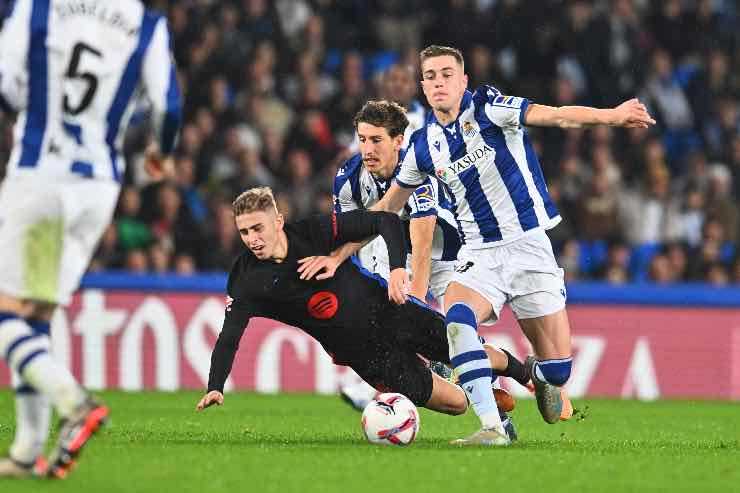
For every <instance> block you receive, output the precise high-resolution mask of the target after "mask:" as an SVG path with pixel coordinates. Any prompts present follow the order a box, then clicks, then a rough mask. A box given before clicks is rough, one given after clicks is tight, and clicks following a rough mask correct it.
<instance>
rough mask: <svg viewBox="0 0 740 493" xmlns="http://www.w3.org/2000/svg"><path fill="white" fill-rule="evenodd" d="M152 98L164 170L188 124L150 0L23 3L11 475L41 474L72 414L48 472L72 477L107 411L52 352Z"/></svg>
mask: <svg viewBox="0 0 740 493" xmlns="http://www.w3.org/2000/svg"><path fill="white" fill-rule="evenodd" d="M140 92H143V93H145V94H146V95H147V96H148V100H149V102H150V103H151V108H152V116H153V126H154V130H155V133H156V134H157V137H158V143H159V149H160V151H161V154H160V151H152V153H151V154H150V159H151V161H150V162H151V164H152V165H155V166H159V167H161V166H164V165H165V164H166V163H167V161H165V160H164V159H163V157H162V156H163V155H166V154H168V153H169V152H170V151H171V150H172V148H173V146H174V141H175V136H176V133H177V129H178V126H179V121H180V114H181V108H180V107H181V102H180V92H179V89H178V87H177V82H176V78H175V69H174V64H173V62H172V57H171V53H170V35H169V30H168V28H167V23H166V20H165V19H164V18H163V17H161V16H159V15H156V14H154V13H152V12H150V11H148V10H147V9H145V8H144V6H143V5H142V3H141V2H139V1H138V0H120V1H118V2H115V4H112V3H107V2H93V1H89V2H87V1H82V2H80V1H71V0H70V1H65V0H19V1H17V2H16V4H15V7H14V10H13V11H12V13H11V14H10V16H9V17H8V18H7V19H6V20H5V24H4V26H3V31H2V40H0V95H1V96H2V97H1V98H0V99H2V100H3V106H4V107H5V108H6V109H10V110H12V111H14V112H17V113H18V118H17V121H16V124H15V129H14V148H13V152H12V154H11V157H10V161H9V163H8V167H7V175H6V178H5V180H4V181H3V183H2V186H1V187H0V251H2V255H1V256H0V353H2V355H3V358H4V360H5V362H6V363H7V365H8V366H9V367H10V368H11V370H12V372H13V375H14V377H13V381H14V387H15V390H16V423H17V427H16V436H15V440H14V442H13V444H12V445H11V448H10V451H9V455H8V457H7V458H4V459H2V460H0V476H27V475H31V474H32V473H33V472H34V463H37V462H39V459H40V458H41V454H42V452H43V450H44V446H45V442H46V440H47V438H48V433H49V420H50V407H49V404H48V399H50V400H51V402H52V403H53V405H54V406H55V407H56V409H57V411H58V412H59V414H60V416H61V418H62V426H61V429H60V435H59V440H58V443H57V446H56V448H55V450H54V451H53V453H52V455H51V457H50V459H49V464H48V469H47V470H46V472H47V473H48V475H49V476H52V477H64V476H65V475H66V473H67V471H68V470H69V469H70V467H71V466H72V465H73V463H74V460H75V459H76V457H77V455H78V453H79V451H80V449H81V448H82V446H83V445H84V444H85V442H86V441H87V440H88V439H89V437H90V436H91V435H92V433H94V432H95V430H96V429H97V428H98V427H99V426H100V425H101V424H102V423H103V422H104V421H105V419H106V417H107V414H108V409H107V408H106V407H105V406H104V405H102V404H100V403H98V402H97V401H95V400H94V399H92V398H90V397H89V396H88V395H87V394H86V393H85V392H84V391H83V390H82V389H81V387H80V386H79V384H78V383H77V382H76V381H75V379H74V377H73V376H72V375H71V373H70V372H69V371H68V369H67V368H65V367H64V365H62V364H60V363H59V362H58V361H57V360H56V359H55V358H54V357H53V356H52V355H51V353H50V338H49V323H50V322H49V321H50V319H51V315H52V312H53V310H54V308H55V306H56V305H58V304H61V305H66V304H67V303H69V301H70V298H71V295H72V293H73V292H74V291H75V290H76V289H77V287H78V285H79V281H80V278H81V277H82V274H83V273H84V271H85V269H86V268H87V264H88V262H89V260H90V257H91V256H92V253H93V250H94V248H95V246H96V244H97V242H98V240H99V238H100V236H101V235H102V233H103V231H104V229H105V227H106V226H107V225H108V223H109V222H110V219H111V216H112V214H113V210H114V208H115V205H116V201H117V198H118V192H119V188H120V182H121V178H122V176H123V172H124V168H125V163H124V162H123V158H122V156H121V153H120V148H121V145H122V140H123V134H124V131H125V128H126V126H127V125H128V121H129V119H130V116H131V114H132V113H133V110H134V102H135V100H136V96H137V95H138V94H139V93H140Z"/></svg>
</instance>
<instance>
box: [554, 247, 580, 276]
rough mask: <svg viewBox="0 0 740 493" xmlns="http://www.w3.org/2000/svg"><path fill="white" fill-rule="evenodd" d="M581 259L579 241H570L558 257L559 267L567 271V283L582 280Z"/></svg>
mask: <svg viewBox="0 0 740 493" xmlns="http://www.w3.org/2000/svg"><path fill="white" fill-rule="evenodd" d="M580 257H581V249H580V247H579V246H578V242H577V241H575V240H568V241H566V242H565V243H564V244H563V247H562V249H561V250H560V255H558V265H559V266H560V268H562V269H564V270H565V282H572V281H576V280H578V279H580V278H581V271H580V267H579V266H580Z"/></svg>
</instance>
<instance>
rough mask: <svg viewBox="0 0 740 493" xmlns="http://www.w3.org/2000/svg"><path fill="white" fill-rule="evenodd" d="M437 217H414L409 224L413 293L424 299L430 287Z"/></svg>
mask: <svg viewBox="0 0 740 493" xmlns="http://www.w3.org/2000/svg"><path fill="white" fill-rule="evenodd" d="M435 225H436V217H435V216H428V217H422V218H418V219H412V220H411V224H410V225H409V235H410V236H411V273H412V278H411V293H410V294H411V295H412V296H415V297H416V298H419V299H420V300H424V299H425V298H426V294H427V290H428V289H429V279H430V277H431V268H432V267H431V264H432V240H433V239H434V227H435Z"/></svg>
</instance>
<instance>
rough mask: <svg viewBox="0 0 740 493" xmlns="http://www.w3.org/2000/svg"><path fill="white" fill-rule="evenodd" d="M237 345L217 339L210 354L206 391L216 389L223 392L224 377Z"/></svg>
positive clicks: (227, 372)
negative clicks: (209, 369)
mask: <svg viewBox="0 0 740 493" xmlns="http://www.w3.org/2000/svg"><path fill="white" fill-rule="evenodd" d="M238 348H239V345H238V344H236V345H234V344H227V343H224V342H222V341H221V338H220V337H219V340H218V341H216V346H215V347H214V348H213V354H211V371H210V372H209V374H208V392H210V391H212V390H218V391H219V392H221V393H223V391H224V385H225V384H226V379H227V378H228V376H229V373H231V366H232V365H233V364H234V357H235V356H236V351H237V349H238Z"/></svg>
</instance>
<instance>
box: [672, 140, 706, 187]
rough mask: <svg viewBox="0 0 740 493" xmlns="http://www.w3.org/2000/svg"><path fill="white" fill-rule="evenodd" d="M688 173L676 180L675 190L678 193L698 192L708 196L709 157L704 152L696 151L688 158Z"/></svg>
mask: <svg viewBox="0 0 740 493" xmlns="http://www.w3.org/2000/svg"><path fill="white" fill-rule="evenodd" d="M686 161H687V166H686V168H685V169H686V171H685V173H684V174H683V175H681V176H680V177H679V178H677V179H676V181H675V183H674V189H675V190H676V192H677V193H684V194H685V193H687V192H688V191H690V190H696V191H698V192H699V193H700V194H702V195H706V194H707V192H708V188H709V165H708V163H707V155H706V154H705V153H704V152H702V151H694V152H692V153H690V154H689V155H688V156H687V159H686Z"/></svg>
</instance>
